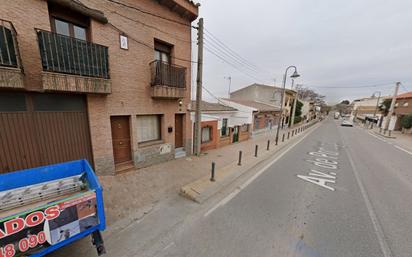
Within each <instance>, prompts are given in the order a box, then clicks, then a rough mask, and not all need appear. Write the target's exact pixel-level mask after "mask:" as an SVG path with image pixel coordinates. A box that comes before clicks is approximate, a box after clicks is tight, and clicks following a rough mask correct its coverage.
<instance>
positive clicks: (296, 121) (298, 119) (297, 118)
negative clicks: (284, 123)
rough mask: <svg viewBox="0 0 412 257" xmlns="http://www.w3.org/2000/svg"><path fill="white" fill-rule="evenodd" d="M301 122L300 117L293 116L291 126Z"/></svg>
mask: <svg viewBox="0 0 412 257" xmlns="http://www.w3.org/2000/svg"><path fill="white" fill-rule="evenodd" d="M301 121H302V117H301V116H295V120H294V121H293V124H298V123H299V122H301Z"/></svg>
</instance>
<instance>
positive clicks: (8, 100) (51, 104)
mask: <svg viewBox="0 0 412 257" xmlns="http://www.w3.org/2000/svg"><path fill="white" fill-rule="evenodd" d="M78 159H87V160H88V161H89V162H90V163H91V164H92V165H93V156H92V148H91V140H90V131H89V121H88V117H87V108H86V99H85V97H84V96H81V95H66V94H48V93H41V94H38V93H24V92H0V173H5V172H10V171H16V170H20V169H28V168H34V167H38V166H43V165H49V164H54V163H60V162H66V161H72V160H78Z"/></svg>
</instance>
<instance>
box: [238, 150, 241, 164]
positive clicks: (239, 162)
mask: <svg viewBox="0 0 412 257" xmlns="http://www.w3.org/2000/svg"><path fill="white" fill-rule="evenodd" d="M237 165H239V166H241V165H242V151H239V161H238V163H237Z"/></svg>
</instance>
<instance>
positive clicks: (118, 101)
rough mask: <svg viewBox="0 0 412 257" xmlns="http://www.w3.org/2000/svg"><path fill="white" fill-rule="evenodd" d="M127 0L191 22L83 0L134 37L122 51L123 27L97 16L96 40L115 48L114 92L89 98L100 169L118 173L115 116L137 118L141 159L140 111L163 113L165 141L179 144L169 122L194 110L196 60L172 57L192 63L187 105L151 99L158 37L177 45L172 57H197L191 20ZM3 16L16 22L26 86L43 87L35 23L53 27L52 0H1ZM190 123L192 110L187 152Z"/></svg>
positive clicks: (188, 141) (133, 124)
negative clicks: (190, 108)
mask: <svg viewBox="0 0 412 257" xmlns="http://www.w3.org/2000/svg"><path fill="white" fill-rule="evenodd" d="M122 2H123V3H126V4H129V5H133V6H135V7H138V8H141V9H144V10H148V11H150V12H153V13H156V14H157V15H160V16H163V17H166V18H169V19H174V20H178V21H179V22H182V23H185V24H187V26H183V25H180V24H176V23H173V22H169V21H166V20H163V19H159V18H156V17H153V16H149V15H145V14H142V13H140V12H137V11H135V10H131V9H128V8H125V7H121V6H119V5H116V4H114V3H110V2H109V1H100V0H82V3H83V4H84V5H86V6H88V7H90V8H94V9H98V10H101V11H102V12H104V14H105V16H106V17H107V18H108V20H109V22H110V23H112V24H114V25H115V26H116V27H118V28H119V29H121V30H122V31H124V32H125V33H126V34H127V35H128V36H129V50H122V49H120V46H119V33H120V32H119V31H117V30H116V29H114V28H113V27H112V26H110V25H109V24H105V25H104V24H101V23H99V22H97V21H94V20H92V21H91V40H92V42H94V43H98V44H102V45H105V46H108V47H109V69H110V77H111V83H112V93H111V94H109V95H108V96H104V95H88V97H87V99H88V110H89V120H90V132H91V139H92V148H93V156H94V163H95V166H96V167H95V168H96V171H97V172H98V173H99V174H114V161H113V149H112V140H111V128H110V116H111V115H128V116H130V117H131V119H130V121H131V134H132V135H131V137H132V138H131V139H132V153H133V155H134V160H135V163H136V162H138V161H139V156H138V154H139V146H138V143H137V142H138V138H137V133H136V129H137V118H136V115H137V114H163V117H164V119H163V123H164V124H163V126H162V135H163V138H162V140H163V143H170V144H172V145H174V140H175V139H174V133H167V127H168V126H172V127H174V117H175V113H186V114H188V113H187V112H186V107H187V105H188V104H189V101H190V93H191V89H190V84H191V64H190V62H187V61H182V60H177V59H172V63H174V64H177V65H181V66H184V67H186V68H187V72H186V85H187V89H186V93H185V98H184V99H183V105H182V107H179V104H178V100H156V99H152V98H151V96H150V80H151V77H150V76H151V73H150V67H149V63H150V62H151V61H153V59H154V50H153V49H152V48H153V46H154V39H155V38H156V39H160V40H162V41H165V42H167V43H169V44H172V45H173V46H174V47H173V53H172V56H176V57H178V58H179V59H186V60H190V59H191V43H190V40H191V27H190V26H189V25H190V21H189V20H186V19H184V18H183V17H181V16H180V15H179V14H177V13H174V12H172V11H171V10H170V9H169V8H167V7H165V6H163V5H160V4H159V2H158V1H155V0H145V1H133V0H123V1H122ZM191 8H192V7H191ZM113 11H116V12H118V13H120V14H121V15H124V16H127V17H130V18H131V19H135V20H138V21H141V22H144V23H146V24H149V25H151V26H154V27H157V28H158V29H159V30H162V31H166V32H167V33H163V32H160V31H158V30H155V29H152V28H149V27H147V26H144V25H142V24H140V23H137V22H134V21H131V20H128V19H125V18H123V17H121V16H120V15H118V14H116V13H115V12H113ZM0 18H2V19H5V20H10V21H11V22H12V23H13V25H14V26H15V27H16V30H17V33H18V37H17V40H18V43H19V49H20V53H21V58H22V64H23V67H24V72H25V85H26V88H30V89H36V90H39V89H41V70H42V67H41V61H40V54H39V48H38V44H37V36H36V33H35V30H34V28H40V29H44V30H48V31H50V30H51V29H50V20H49V13H48V7H47V2H46V1H43V0H1V1H0ZM131 38H135V39H137V40H139V41H140V42H142V43H144V44H146V45H147V46H149V47H147V46H144V45H142V44H139V43H137V42H135V41H133V40H132V39H131ZM190 124H191V122H190V115H189V114H188V115H185V121H184V131H183V134H184V143H185V146H186V151H187V152H189V153H190V152H191V149H190V145H191V133H192V128H191V125H190Z"/></svg>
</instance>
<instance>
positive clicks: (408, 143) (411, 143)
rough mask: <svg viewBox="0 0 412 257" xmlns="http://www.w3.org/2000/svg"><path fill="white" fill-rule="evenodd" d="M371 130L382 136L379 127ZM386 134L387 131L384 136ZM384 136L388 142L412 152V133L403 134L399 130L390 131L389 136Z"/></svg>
mask: <svg viewBox="0 0 412 257" xmlns="http://www.w3.org/2000/svg"><path fill="white" fill-rule="evenodd" d="M373 132H374V133H375V134H377V135H380V136H384V135H382V133H380V130H379V128H374V129H373ZM387 135H388V133H386V136H387ZM386 136H385V139H386V140H387V141H388V142H392V143H394V144H396V145H399V146H401V147H403V148H405V149H407V150H408V151H411V152H412V134H404V133H402V132H401V131H391V137H386Z"/></svg>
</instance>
